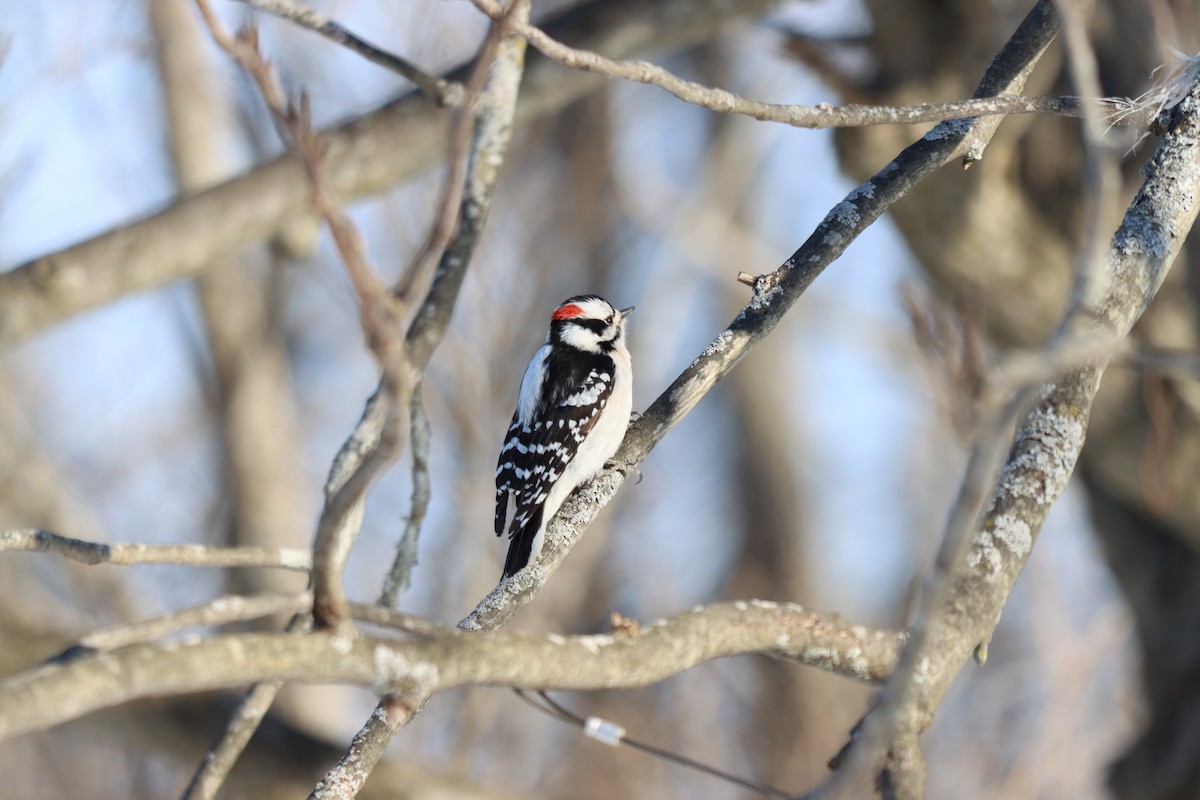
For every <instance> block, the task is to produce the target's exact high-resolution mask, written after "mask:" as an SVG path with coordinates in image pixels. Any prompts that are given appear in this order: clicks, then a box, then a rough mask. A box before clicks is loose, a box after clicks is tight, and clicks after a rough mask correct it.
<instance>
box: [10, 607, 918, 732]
mask: <svg viewBox="0 0 1200 800" xmlns="http://www.w3.org/2000/svg"><path fill="white" fill-rule="evenodd" d="M902 640H903V635H902V634H900V633H898V632H896V631H884V630H870V629H867V628H865V627H863V626H861V625H855V624H852V623H849V622H847V621H845V620H843V619H841V618H840V617H838V616H837V615H834V614H821V613H817V612H813V611H808V610H806V609H803V608H800V607H799V606H795V605H792V604H779V603H766V602H761V601H755V602H751V603H745V602H738V603H721V604H716V605H711V606H706V607H702V608H697V609H695V610H692V611H689V612H686V613H683V614H679V615H677V616H674V617H671V618H670V619H667V620H660V621H656V622H652V623H649V624H646V625H643V626H641V629H640V634H639V635H637V636H620V637H614V636H611V635H607V634H605V635H595V636H569V637H560V636H535V635H532V634H526V633H517V632H493V633H486V634H477V633H476V634H468V633H464V632H462V631H458V630H454V629H451V628H444V627H442V628H440V630H438V632H437V633H436V634H435V633H431V632H426V633H424V634H422V635H420V636H417V637H415V638H410V639H406V640H396V639H382V638H376V637H367V636H355V637H353V638H350V639H347V638H345V637H339V636H337V635H336V634H333V633H330V632H321V631H318V632H315V633H312V634H309V635H307V636H289V635H286V634H278V633H276V634H232V635H226V636H215V637H212V638H210V639H206V640H202V641H198V642H167V643H155V644H134V645H130V646H127V647H122V648H120V649H118V650H114V651H111V652H104V653H96V654H87V655H81V656H79V657H77V658H75V659H73V660H68V661H66V662H64V663H51V664H46V665H42V666H40V667H36V668H34V669H32V670H29V671H27V672H24V673H21V674H20V675H16V676H13V677H11V678H8V679H5V680H3V681H0V739H4V738H7V737H11V736H16V735H19V734H22V733H27V732H30V731H35V730H43V729H45V728H48V727H50V726H53V725H57V724H60V723H62V722H66V721H67V720H70V719H75V718H77V717H79V716H82V715H84V714H87V713H90V712H92V711H97V710H99V709H102V708H108V707H111V706H114V705H118V704H121V703H127V702H130V701H132V700H136V699H139V698H143V697H151V696H162V695H170V694H179V693H184V692H195V691H207V690H213V689H222V688H228V687H231V686H238V685H244V684H247V683H251V682H254V681H274V680H283V681H304V682H310V681H311V682H318V683H347V684H355V685H359V686H366V687H370V688H373V689H375V690H376V691H378V692H380V693H381V694H399V695H403V694H404V693H405V692H408V691H413V690H417V691H418V693H419V694H422V695H430V694H433V693H436V692H440V691H444V690H446V689H452V688H455V687H459V686H467V685H490V686H521V687H526V688H536V689H568V690H575V691H592V690H596V689H601V688H623V687H630V686H644V685H646V684H649V683H654V682H657V681H660V680H663V679H664V678H667V677H670V676H672V675H676V674H678V673H680V672H682V671H684V670H686V669H690V668H692V667H694V666H696V665H698V664H702V663H704V662H706V661H711V660H713V659H716V658H725V657H729V656H734V655H746V654H751V653H761V654H766V655H771V656H775V657H778V658H783V659H787V660H790V661H796V662H799V663H803V664H810V665H813V666H817V667H819V668H822V669H826V670H829V671H831V672H835V673H837V674H839V675H843V676H845V677H848V678H852V679H854V680H860V681H866V682H870V683H874V682H878V681H880V680H882V679H884V678H886V677H887V675H888V674H889V673H890V671H891V669H892V666H893V664H894V663H895V659H896V655H897V653H898V651H899V648H900V645H901V642H902Z"/></svg>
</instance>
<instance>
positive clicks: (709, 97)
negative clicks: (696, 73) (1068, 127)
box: [471, 0, 1148, 128]
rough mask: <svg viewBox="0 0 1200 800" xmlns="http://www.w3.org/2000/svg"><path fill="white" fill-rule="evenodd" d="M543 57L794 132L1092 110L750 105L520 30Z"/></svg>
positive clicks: (1006, 102) (1122, 109)
mask: <svg viewBox="0 0 1200 800" xmlns="http://www.w3.org/2000/svg"><path fill="white" fill-rule="evenodd" d="M471 2H472V3H473V4H474V5H475V7H476V8H478V9H479V10H480V11H482V12H483V13H484V14H487V15H488V16H489V17H491V18H493V19H497V18H499V16H500V15H502V14H503V13H504V8H503V6H501V5H500V3H499V2H497V0H471ZM516 30H517V32H518V33H520V34H521V35H522V36H525V37H526V38H527V39H528V40H529V43H530V44H531V45H533V46H534V47H535V48H537V49H538V50H539V51H540V52H541V53H542V55H544V56H546V57H547V58H549V59H551V60H552V61H555V62H557V63H559V64H562V65H563V66H564V67H569V68H571V69H578V70H583V71H585V72H594V73H596V74H599V75H605V76H607V77H610V78H620V79H622V80H627V81H634V82H636V83H644V84H648V85H651V86H657V87H658V88H660V89H663V90H665V91H667V92H670V93H671V94H672V95H674V96H675V97H677V98H678V99H680V100H682V101H683V102H685V103H689V104H691V105H695V106H699V107H700V108H705V109H708V110H709V111H716V112H720V113H725V114H741V115H743V116H747V117H751V118H753V119H757V120H761V121H764V122H780V123H783V124H785V125H791V126H793V127H796V128H861V127H866V126H868V125H896V124H914V123H922V122H943V121H946V120H955V119H967V118H970V117H980V116H990V115H997V114H1003V115H1007V114H1052V115H1056V116H1069V117H1078V116H1083V115H1084V114H1085V113H1087V112H1088V109H1086V108H1085V107H1084V106H1085V105H1088V104H1087V103H1085V101H1083V100H1081V99H1080V98H1078V97H1028V96H1007V97H999V96H995V97H980V98H974V99H971V100H959V101H956V102H950V103H923V104H920V105H914V106H866V105H845V106H831V105H829V104H828V103H822V104H820V105H815V106H814V105H790V104H784V103H764V102H761V101H759V100H750V99H748V98H745V97H741V96H740V95H737V94H734V93H733V92H729V91H726V90H724V89H717V88H714V87H711V86H705V85H704V84H701V83H696V82H694V81H688V80H684V79H683V78H680V77H679V76H677V75H674V74H672V73H671V72H668V71H667V70H665V69H663V68H662V67H660V66H657V65H656V64H651V63H649V62H647V61H617V60H613V59H609V58H605V57H604V56H602V55H600V54H599V53H594V52H591V51H589V50H579V49H576V48H573V47H569V46H567V45H565V44H563V43H562V42H559V41H557V40H555V39H553V38H551V37H550V36H549V35H547V34H546V33H545V32H544V31H542V30H541V29H539V28H538V27H536V26H534V25H531V24H526V25H522V26H519V27H517V29H516ZM1092 105H1094V106H1095V108H1096V109H1097V110H1100V111H1102V112H1103V113H1104V114H1105V115H1106V119H1107V120H1108V121H1109V123H1110V124H1112V125H1131V126H1132V125H1137V126H1141V127H1144V126H1145V125H1146V124H1147V123H1148V119H1147V118H1146V116H1145V115H1142V114H1137V113H1133V112H1131V110H1130V104H1129V101H1127V100H1124V99H1109V98H1102V99H1097V100H1096V101H1094V103H1092Z"/></svg>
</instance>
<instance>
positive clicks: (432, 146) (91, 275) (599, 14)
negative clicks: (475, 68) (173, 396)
mask: <svg viewBox="0 0 1200 800" xmlns="http://www.w3.org/2000/svg"><path fill="white" fill-rule="evenodd" d="M776 2H777V0H736V2H730V1H729V0H662V2H658V3H655V4H654V5H653V13H651V9H650V8H649V7H647V6H645V5H643V4H641V3H628V4H625V3H622V4H617V5H614V4H613V3H611V2H608V0H592V2H590V3H586V4H584V5H582V6H579V7H578V8H575V9H572V10H571V11H570V12H568V13H565V14H563V15H562V16H560V17H558V18H557V19H556V20H555V21H554V22H553V23H548V24H547V30H549V31H551V32H552V33H553V34H554V35H555V37H556V38H559V39H563V40H566V41H571V42H574V43H576V44H577V45H581V46H585V47H591V48H595V49H601V50H605V51H606V52H610V53H612V54H613V55H616V56H624V55H630V54H634V53H637V54H652V53H659V52H669V51H672V50H675V49H678V48H681V47H686V46H690V45H694V44H696V43H697V42H700V41H704V40H705V39H706V38H708V37H710V36H711V35H712V32H713V31H714V30H716V29H717V28H718V27H719V26H721V25H722V24H724V23H726V22H728V21H729V20H732V19H737V18H742V17H747V16H750V15H753V14H757V13H760V12H762V11H763V10H765V9H766V8H769V7H771V6H772V5H774V4H775V3H776ZM681 17H686V19H687V24H685V25H681V24H675V22H673V21H677V20H679V19H680V18H681ZM469 70H470V65H464V66H462V67H460V68H458V69H456V70H454V71H452V72H451V73H450V76H451V77H452V78H456V79H462V78H464V77H465V76H466V75H467V74H468V72H469ZM551 73H553V74H551ZM599 83H600V82H599V80H598V79H597V78H596V77H595V76H591V75H586V74H583V73H578V72H567V73H562V71H561V70H559V69H558V68H557V66H555V65H553V64H552V63H551V62H548V61H547V60H546V59H544V58H540V57H538V56H536V54H534V55H532V56H531V58H530V59H529V64H528V68H527V80H526V81H525V87H526V88H525V90H523V91H522V93H521V98H520V101H519V104H518V106H517V110H516V112H515V120H516V122H518V123H524V122H528V121H529V120H531V119H534V118H536V117H538V116H541V115H545V114H547V113H550V112H552V111H554V110H556V109H559V108H562V107H563V106H564V105H566V104H567V103H569V102H570V101H571V100H573V99H575V98H578V97H581V96H582V95H584V94H585V93H587V92H589V91H593V90H594V89H595V88H596V87H597V86H598V85H599ZM446 120H447V118H446V115H445V113H444V109H443V110H439V109H438V107H437V106H436V105H435V104H434V103H433V102H432V101H430V100H429V99H428V98H427V97H425V96H423V95H420V94H416V93H414V94H410V95H407V96H405V97H403V98H400V99H398V100H396V101H394V102H391V103H389V104H387V105H385V106H383V107H382V108H379V109H377V110H376V111H373V112H370V113H368V114H365V115H363V116H361V117H357V118H355V119H351V120H349V121H347V122H345V123H344V124H342V125H339V126H336V127H335V128H333V129H330V130H329V131H327V132H326V133H325V136H326V139H325V140H326V142H327V143H328V149H327V155H326V158H325V169H326V172H327V174H328V177H329V183H330V185H331V187H332V189H333V190H334V191H336V192H337V193H338V195H339V196H341V197H343V198H345V199H347V200H351V199H354V198H358V197H363V196H366V195H371V194H376V193H379V192H382V191H384V190H386V189H389V188H391V187H392V186H394V185H395V184H396V183H397V182H398V181H401V180H403V179H405V178H407V177H411V176H413V175H416V174H418V173H420V172H423V171H425V170H426V169H428V167H429V165H430V164H431V163H435V162H436V161H437V159H438V158H439V157H440V156H441V154H442V153H443V152H444V151H445V148H446V136H445V127H446ZM398 141H402V142H404V147H396V146H394V145H395V142H398ZM308 196H309V189H308V186H307V178H306V177H305V174H304V170H303V169H302V168H301V165H300V164H299V163H298V161H297V159H296V158H295V156H293V155H291V154H286V155H284V156H281V157H279V158H277V159H275V160H273V161H271V162H268V163H266V164H263V165H261V166H258V167H255V168H254V169H252V170H250V171H248V172H246V173H245V174H243V175H241V176H239V177H237V178H234V179H232V180H230V181H227V182H226V183H223V184H221V185H220V186H218V187H215V188H213V189H211V190H209V191H207V192H203V193H201V194H199V195H195V196H191V197H187V198H183V199H180V200H179V201H177V202H175V203H173V204H172V205H171V206H169V207H168V208H166V209H164V210H163V211H161V212H158V213H155V214H153V215H151V216H149V217H147V218H146V219H143V220H140V221H137V222H133V223H131V224H128V225H124V226H122V227H119V228H116V229H114V230H112V231H109V232H107V233H104V234H101V235H99V236H97V237H94V238H93V239H90V240H88V241H85V242H82V243H80V244H77V245H74V246H72V247H69V248H66V249H64V250H61V251H58V252H55V253H49V254H47V255H45V256H42V257H40V258H37V259H34V260H32V261H30V262H28V263H26V264H24V265H21V266H18V267H15V268H14V269H10V270H8V271H5V272H0V309H2V311H0V346H2V345H5V344H10V343H12V342H14V341H17V340H19V339H21V338H23V337H25V336H28V335H29V334H31V333H33V332H34V331H36V330H39V329H41V328H43V327H46V326H48V325H52V324H54V323H56V322H59V321H61V320H63V319H65V318H66V317H69V316H71V315H74V314H77V313H80V312H82V311H85V310H88V309H91V308H96V307H98V306H101V305H104V304H105V303H108V302H110V301H112V300H114V299H116V298H119V297H124V296H126V295H128V294H131V293H134V292H139V291H145V290H148V289H152V288H156V287H159V286H163V285H165V284H167V283H169V282H171V281H175V280H180V279H182V278H187V277H191V276H193V275H195V274H197V273H199V272H201V271H202V270H204V269H205V268H206V267H208V266H209V265H210V264H212V263H213V262H214V261H215V260H217V259H220V258H223V257H225V256H228V255H231V254H233V253H236V252H238V251H239V250H240V249H241V248H242V247H244V246H245V245H246V244H248V243H251V242H257V241H264V240H267V239H270V238H271V237H272V236H274V235H275V234H277V233H278V232H280V231H281V230H283V229H284V228H286V227H287V225H288V224H289V223H290V221H291V220H293V219H294V218H295V217H296V215H297V214H302V213H304V211H305V209H306V207H307V205H308V201H307V198H308ZM418 323H420V315H419V317H418ZM420 324H421V325H422V326H423V324H424V323H420ZM411 339H412V337H410V344H412V346H414V347H417V348H418V349H423V348H424V345H417V344H416V343H415V342H412V341H411ZM418 355H419V353H414V361H415V362H418V363H419V362H420V361H421V359H420V358H418V357H417V356H418Z"/></svg>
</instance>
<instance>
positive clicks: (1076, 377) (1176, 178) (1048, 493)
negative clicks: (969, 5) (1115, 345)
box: [818, 60, 1200, 798]
mask: <svg viewBox="0 0 1200 800" xmlns="http://www.w3.org/2000/svg"><path fill="white" fill-rule="evenodd" d="M1175 81H1176V82H1177V83H1179V84H1182V85H1183V86H1186V87H1187V89H1186V91H1187V94H1186V96H1185V97H1184V98H1183V100H1182V101H1180V102H1179V103H1178V104H1177V105H1176V106H1174V107H1173V108H1171V109H1168V110H1167V111H1165V112H1163V114H1162V115H1161V116H1160V117H1159V121H1158V123H1157V127H1158V128H1159V129H1160V130H1161V131H1162V133H1163V140H1162V142H1161V144H1160V145H1159V148H1158V150H1157V151H1156V152H1155V155H1154V157H1153V158H1152V159H1151V161H1150V162H1149V163H1148V164H1147V166H1146V168H1145V176H1146V179H1145V182H1144V183H1143V185H1142V187H1141V189H1140V190H1139V192H1138V194H1137V196H1136V197H1135V198H1134V200H1133V202H1132V204H1131V205H1130V206H1129V208H1128V210H1127V212H1126V214H1125V218H1124V220H1123V222H1122V224H1121V226H1120V228H1118V230H1117V232H1116V234H1115V235H1114V236H1113V238H1112V242H1111V245H1110V249H1109V251H1108V259H1107V269H1106V270H1105V272H1104V273H1103V274H1102V275H1100V276H1099V277H1101V278H1102V279H1103V282H1102V283H1100V284H1098V285H1095V286H1094V287H1093V289H1092V290H1091V291H1088V292H1081V293H1079V294H1078V295H1077V297H1076V298H1075V306H1074V307H1073V309H1072V311H1071V313H1070V314H1069V316H1068V318H1067V321H1066V322H1065V324H1064V326H1063V328H1062V330H1061V332H1060V334H1059V337H1060V339H1067V338H1080V339H1082V338H1093V339H1101V340H1109V341H1119V340H1121V339H1122V338H1124V337H1125V336H1126V335H1127V334H1128V333H1129V331H1130V329H1131V328H1132V327H1133V325H1134V323H1135V322H1136V321H1137V320H1138V318H1139V317H1140V316H1141V315H1142V313H1143V312H1144V310H1145V309H1146V307H1147V306H1148V305H1149V304H1150V302H1151V300H1153V298H1154V296H1155V294H1156V293H1157V291H1158V289H1159V287H1160V286H1161V285H1162V282H1163V280H1164V279H1165V277H1166V273H1167V270H1168V269H1169V268H1170V266H1171V264H1172V262H1173V261H1174V259H1175V256H1176V255H1177V254H1178V252H1179V248H1180V247H1181V246H1182V243H1183V240H1184V239H1185V238H1186V236H1187V234H1188V232H1189V231H1190V230H1191V228H1192V225H1193V223H1194V222H1195V219H1196V215H1197V210H1198V209H1200V62H1197V61H1196V60H1192V61H1190V62H1188V63H1187V64H1185V67H1184V69H1183V70H1182V72H1181V74H1179V75H1177V76H1175ZM1107 364H1108V358H1107V357H1106V356H1105V357H1097V358H1094V359H1092V360H1091V361H1090V362H1089V363H1086V364H1085V365H1083V366H1080V367H1076V368H1074V369H1071V370H1069V371H1067V372H1066V373H1065V374H1063V375H1062V377H1061V378H1059V379H1058V380H1056V381H1055V382H1053V383H1049V384H1047V385H1046V386H1045V387H1043V389H1042V397H1041V401H1040V403H1039V404H1038V406H1037V408H1035V409H1034V410H1033V411H1032V412H1030V413H1029V415H1028V417H1027V418H1026V419H1025V421H1024V423H1023V424H1022V426H1021V427H1020V429H1019V430H1018V431H1017V434H1016V439H1015V442H1014V443H1013V445H1012V449H1011V450H1010V452H1009V456H1008V459H1007V461H1006V463H1005V465H1004V469H1003V471H1002V473H1001V475H1000V477H999V480H998V481H997V483H996V484H995V486H994V488H993V493H992V497H991V501H990V504H989V506H988V508H987V511H986V513H985V514H984V515H983V517H982V519H981V524H980V526H979V527H978V528H977V529H976V530H975V533H974V538H973V540H971V542H970V544H969V548H968V551H967V553H966V554H965V557H963V558H960V559H957V560H956V561H954V562H953V563H951V564H950V565H949V573H948V575H947V578H946V583H945V590H944V592H942V593H940V595H939V597H938V598H937V603H936V606H935V607H934V608H933V609H932V611H931V613H930V618H929V621H928V625H927V628H928V630H927V634H926V635H925V636H924V637H923V641H917V639H915V638H914V640H913V643H912V645H910V650H911V652H910V651H909V650H906V652H905V654H904V656H903V658H902V661H901V667H898V668H897V672H896V676H895V681H896V682H897V684H898V685H896V686H895V687H893V685H892V683H891V682H889V686H888V688H887V689H886V690H885V695H886V694H887V693H893V694H897V695H898V696H899V697H900V698H901V699H900V701H898V702H896V703H894V704H884V705H887V706H889V707H888V708H887V711H888V713H887V714H886V715H879V716H878V718H876V717H877V714H876V713H873V714H872V715H871V717H869V718H868V720H867V724H866V726H865V729H866V730H867V731H868V732H869V731H870V730H871V729H872V728H873V727H875V728H878V727H882V728H884V729H885V730H886V731H887V732H888V735H887V736H886V737H883V738H884V739H885V741H886V742H887V748H888V749H889V750H890V751H892V752H897V751H906V750H910V749H911V748H913V747H915V742H916V737H917V736H918V735H919V734H920V733H922V732H923V731H924V730H925V728H926V727H927V726H928V724H929V722H930V720H931V715H932V712H933V710H934V709H935V708H936V707H937V706H938V704H939V703H940V702H941V699H942V697H943V696H944V695H945V692H946V690H947V689H948V688H949V685H950V682H951V681H952V680H953V679H954V677H955V676H956V675H957V674H958V671H959V670H960V669H961V668H962V665H963V664H964V662H965V661H966V660H967V658H968V657H969V656H970V655H971V653H972V652H973V651H975V650H976V649H977V648H978V647H980V646H981V644H986V642H987V641H988V639H989V638H990V636H991V632H992V630H993V629H994V628H995V626H996V624H997V623H998V621H999V618H1000V613H1001V610H1002V609H1003V607H1004V604H1005V602H1006V601H1007V599H1008V596H1009V594H1010V593H1011V591H1012V588H1013V585H1014V584H1015V583H1016V580H1017V578H1018V577H1019V575H1020V574H1021V571H1022V569H1023V568H1024V566H1025V563H1026V561H1027V560H1028V557H1029V554H1030V552H1031V550H1032V548H1033V545H1034V543H1035V542H1036V540H1037V536H1038V533H1039V532H1040V530H1041V526H1042V524H1043V522H1044V521H1045V519H1046V515H1047V514H1048V513H1049V510H1050V507H1051V506H1052V505H1053V503H1054V502H1055V501H1056V500H1057V499H1058V497H1059V496H1060V495H1061V494H1062V491H1063V489H1064V488H1065V487H1066V484H1067V481H1068V480H1069V479H1070V476H1071V474H1072V472H1073V471H1074V468H1075V464H1076V461H1077V460H1078V458H1079V453H1080V450H1081V449H1082V447H1083V443H1084V439H1085V437H1086V433H1087V426H1088V421H1089V418H1090V413H1091V407H1092V401H1093V400H1094V399H1095V395H1096V391H1097V390H1098V389H1099V386H1100V378H1101V376H1102V374H1103V372H1104V369H1105V367H1106V366H1107ZM909 661H911V662H912V663H913V664H914V665H915V671H914V672H913V675H912V680H911V681H904V682H903V683H900V682H901V681H903V672H904V668H903V664H904V663H906V662H909ZM877 738H878V737H868V736H865V735H864V737H863V738H862V739H860V741H859V743H857V744H855V745H854V746H853V747H852V748H851V757H852V764H851V765H848V766H847V772H849V771H850V770H851V768H852V767H854V766H856V765H861V766H860V767H858V768H857V769H856V771H862V770H864V769H867V768H871V767H873V766H874V765H877V764H880V762H881V760H882V767H883V770H884V774H883V780H884V781H885V782H891V783H895V784H897V785H900V784H904V785H910V784H911V780H910V777H911V776H904V775H901V774H899V773H896V774H892V773H891V772H890V771H891V770H897V769H902V767H900V766H898V764H897V762H894V761H892V760H883V755H884V754H883V753H881V752H879V749H878V748H871V747H869V746H867V744H866V742H868V741H870V740H872V739H877ZM850 785H851V781H850V780H849V779H847V780H846V781H841V780H837V779H835V781H834V782H833V783H832V784H831V785H830V787H829V788H828V790H827V791H823V792H820V793H818V796H821V797H823V798H827V797H844V796H849V794H848V793H850V792H852V789H850ZM903 796H912V795H903Z"/></svg>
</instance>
